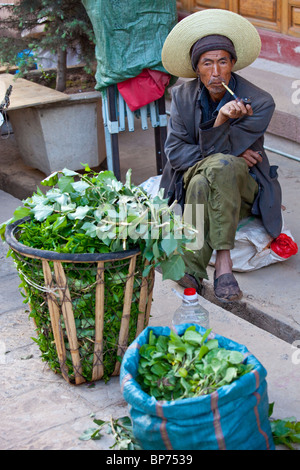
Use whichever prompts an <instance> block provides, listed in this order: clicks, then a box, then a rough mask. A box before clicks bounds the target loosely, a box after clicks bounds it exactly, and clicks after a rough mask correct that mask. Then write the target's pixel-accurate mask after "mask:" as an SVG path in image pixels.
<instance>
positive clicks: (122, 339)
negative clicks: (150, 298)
mask: <svg viewBox="0 0 300 470" xmlns="http://www.w3.org/2000/svg"><path fill="white" fill-rule="evenodd" d="M136 258H137V255H134V256H133V257H132V258H131V260H130V264H129V270H128V276H127V281H126V286H125V294H124V305H123V313H122V320H121V326H120V333H119V342H118V350H117V356H121V357H123V356H124V353H125V351H126V348H127V341H128V333H129V321H130V312H131V302H132V293H133V283H134V272H135V265H136ZM120 367H121V363H120V361H117V362H116V365H115V370H114V372H113V374H112V375H118V374H119V373H120Z"/></svg>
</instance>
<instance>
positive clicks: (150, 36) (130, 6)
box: [82, 0, 177, 90]
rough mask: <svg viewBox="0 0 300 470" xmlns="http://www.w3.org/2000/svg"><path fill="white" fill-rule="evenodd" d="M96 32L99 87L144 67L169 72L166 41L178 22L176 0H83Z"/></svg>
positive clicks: (120, 80) (118, 81)
mask: <svg viewBox="0 0 300 470" xmlns="http://www.w3.org/2000/svg"><path fill="white" fill-rule="evenodd" d="M82 3H83V5H84V6H85V8H86V11H87V13H88V15H89V17H90V20H91V22H92V25H93V29H94V33H95V36H96V59H97V72H96V80H97V85H96V88H97V89H98V90H102V89H103V88H105V87H107V86H109V85H112V84H116V83H120V82H122V81H124V80H126V79H127V78H131V77H136V76H137V75H138V74H139V73H140V72H141V71H142V70H143V69H145V68H150V69H153V70H160V71H162V72H166V70H165V69H164V68H163V66H162V63H161V50H162V46H163V44H164V41H165V39H166V37H167V35H168V33H169V32H170V31H171V29H172V28H173V27H174V26H175V24H176V23H177V10H176V0H82Z"/></svg>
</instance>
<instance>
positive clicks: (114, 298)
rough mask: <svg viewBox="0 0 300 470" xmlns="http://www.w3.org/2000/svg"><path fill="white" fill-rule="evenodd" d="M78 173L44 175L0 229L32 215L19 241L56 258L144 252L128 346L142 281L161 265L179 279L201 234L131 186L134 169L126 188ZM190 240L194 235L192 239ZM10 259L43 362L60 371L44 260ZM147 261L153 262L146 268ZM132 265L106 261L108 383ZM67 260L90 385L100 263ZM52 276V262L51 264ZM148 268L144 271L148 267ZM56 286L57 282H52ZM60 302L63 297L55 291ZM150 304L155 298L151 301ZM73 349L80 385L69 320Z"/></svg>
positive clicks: (106, 177) (102, 176)
mask: <svg viewBox="0 0 300 470" xmlns="http://www.w3.org/2000/svg"><path fill="white" fill-rule="evenodd" d="M86 171H88V173H84V174H79V173H77V172H75V171H73V170H68V169H66V168H65V169H63V170H62V171H58V172H55V173H53V174H52V175H50V176H49V177H48V178H46V179H45V180H44V181H43V182H42V185H44V186H45V187H47V188H48V190H47V191H46V192H45V193H43V192H42V191H41V190H40V189H39V188H38V189H37V191H36V193H34V194H33V195H32V196H31V197H29V198H27V199H26V200H25V201H23V204H24V205H23V207H19V208H18V209H17V210H16V211H15V213H14V216H13V217H12V218H11V219H10V220H9V221H7V222H5V223H4V224H2V225H1V226H0V235H1V237H2V238H3V239H5V228H6V226H7V224H8V223H11V222H13V221H15V220H19V219H20V218H23V217H28V220H27V221H25V222H24V223H22V224H21V225H20V226H19V229H20V230H19V232H18V235H17V236H18V240H19V242H20V243H22V244H23V245H26V246H29V247H30V248H35V249H40V250H48V251H54V252H58V253H110V252H117V251H123V250H125V249H132V248H139V250H140V251H141V256H139V257H138V260H137V265H136V272H135V278H134V290H133V297H132V303H131V312H130V323H129V334H128V338H127V344H130V342H132V341H133V339H134V338H135V333H136V326H137V318H138V315H139V292H140V288H141V279H142V276H147V275H148V274H149V272H150V270H151V269H153V268H154V267H155V266H157V265H158V264H161V267H162V271H163V277H164V279H168V278H171V279H175V280H177V279H179V278H180V277H182V276H183V275H184V262H183V260H182V257H181V255H182V253H183V252H184V250H185V249H186V243H187V242H189V241H191V240H192V239H193V237H194V236H195V233H196V232H195V230H194V229H193V228H192V227H189V226H188V225H186V224H184V223H183V222H182V220H181V218H180V217H179V216H177V215H176V214H175V213H174V211H173V210H172V208H170V207H169V206H168V204H167V201H166V200H164V199H163V198H162V197H161V195H158V196H156V197H155V198H150V197H149V196H148V195H147V194H146V192H145V191H144V190H143V189H142V188H140V187H137V186H134V185H133V184H132V182H131V170H129V171H128V172H127V175H126V182H125V184H122V183H121V182H120V181H118V180H117V179H116V177H115V176H114V174H113V173H112V172H110V171H103V172H100V173H95V172H91V170H90V169H89V168H88V167H86ZM189 237H190V238H189ZM9 255H10V256H12V257H13V258H14V260H15V264H16V266H17V269H18V272H19V275H20V278H21V281H22V283H21V286H20V287H22V288H23V289H24V291H25V292H26V294H25V299H24V303H28V304H29V305H30V316H31V317H32V318H33V319H34V321H35V324H36V331H37V338H34V341H36V343H37V344H38V346H39V348H40V351H41V353H42V354H41V355H42V359H43V360H45V361H46V362H47V363H48V365H49V366H50V368H51V369H53V370H54V371H56V372H60V364H59V361H58V356H57V352H56V348H55V343H54V337H53V333H52V326H51V321H50V315H49V311H48V308H47V295H46V293H45V290H43V286H44V284H45V281H44V273H43V267H42V263H41V260H39V259H30V258H27V257H25V256H22V255H19V254H18V253H16V252H14V251H13V250H10V251H9ZM146 260H147V263H148V265H147V266H146V263H145V262H146ZM128 263H129V261H128V260H125V261H120V262H114V263H111V265H109V263H105V272H104V285H105V318H104V332H103V337H104V338H105V342H104V346H103V347H104V350H103V366H104V376H103V379H104V380H105V381H106V380H108V378H109V377H110V375H111V374H112V373H113V371H114V367H115V363H116V361H117V360H120V358H119V357H118V356H117V346H118V339H119V331H120V324H121V318H122V310H123V303H124V290H125V282H126V280H127V276H128ZM67 264H68V263H65V266H64V269H65V274H66V277H67V281H68V289H69V291H70V296H71V299H72V310H73V314H74V319H75V325H76V333H77V339H78V342H79V354H80V358H81V365H82V374H83V376H84V378H85V379H86V380H88V381H91V380H92V369H93V357H94V344H95V308H96V307H95V297H96V296H95V285H96V284H97V280H96V277H97V263H91V264H90V265H88V264H84V263H69V264H68V266H67ZM49 266H50V269H51V271H52V276H53V279H55V273H54V265H53V263H52V262H50V263H49ZM145 266H146V267H145ZM54 285H55V283H54ZM55 295H56V298H57V302H58V305H59V295H58V293H57V292H56V294H55ZM147 301H149V302H151V299H150V300H149V299H148V300H147ZM61 325H62V328H63V334H64V338H63V339H64V342H65V347H66V351H67V360H66V366H67V368H68V375H69V377H70V379H71V381H73V380H74V371H73V363H72V354H71V348H70V345H69V344H68V336H67V332H66V327H65V324H64V321H62V322H61Z"/></svg>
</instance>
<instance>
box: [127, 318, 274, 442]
mask: <svg viewBox="0 0 300 470" xmlns="http://www.w3.org/2000/svg"><path fill="white" fill-rule="evenodd" d="M188 326H190V325H187V324H185V325H179V326H178V327H177V332H178V334H179V335H180V336H181V335H182V334H183V333H184V331H185V329H186V328H187V327H188ZM196 328H197V330H198V331H199V332H200V333H201V334H204V332H205V329H204V328H202V327H198V326H197V327H196ZM150 330H153V332H154V334H155V335H157V336H159V335H165V336H168V335H169V334H170V328H168V327H147V328H146V329H145V330H143V332H142V333H141V334H140V335H139V336H138V337H137V338H136V339H135V341H134V342H133V343H132V344H131V345H130V346H129V348H128V349H127V351H126V353H125V355H124V357H123V360H122V365H121V372H120V384H121V390H122V394H123V397H124V399H125V400H126V402H127V403H128V405H129V407H128V408H129V413H130V416H131V420H132V426H133V434H134V436H135V438H136V439H137V441H138V442H139V443H140V445H141V447H142V448H143V449H144V450H172V449H174V450H274V449H275V446H274V442H273V438H272V431H271V427H270V422H269V418H268V410H269V400H268V393H267V382H266V380H265V379H266V375H267V372H266V370H265V368H264V367H263V366H262V365H261V363H260V362H259V361H258V360H257V359H256V358H255V357H254V356H253V355H252V354H251V353H250V352H249V351H248V349H247V348H246V346H243V345H241V344H238V343H236V342H234V341H232V340H230V339H227V338H225V337H223V336H220V335H217V334H215V335H214V337H215V338H216V339H217V340H218V342H219V347H221V348H226V349H229V350H235V351H239V352H241V353H243V354H244V355H245V362H246V363H247V364H249V363H250V364H253V366H254V367H253V369H252V371H251V372H249V373H247V374H245V375H243V376H242V377H240V378H239V379H237V380H236V381H235V382H232V383H231V384H229V385H226V386H223V387H220V388H219V389H218V390H217V391H215V392H213V393H212V394H210V395H204V396H201V397H195V398H186V399H182V400H174V401H157V400H156V399H155V398H154V397H151V396H150V395H148V394H147V393H145V392H144V391H143V390H142V389H141V387H140V385H139V384H138V383H137V382H136V380H135V377H136V375H137V369H138V363H139V348H140V347H141V346H142V345H143V344H145V343H148V338H149V331H150Z"/></svg>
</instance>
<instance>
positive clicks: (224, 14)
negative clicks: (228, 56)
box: [162, 8, 261, 78]
mask: <svg viewBox="0 0 300 470" xmlns="http://www.w3.org/2000/svg"><path fill="white" fill-rule="evenodd" d="M210 34H221V35H223V36H226V37H228V38H229V39H231V41H232V42H233V45H234V47H235V50H236V55H237V61H236V63H235V65H234V67H233V71H237V70H240V69H243V68H244V67H247V66H248V65H250V64H252V62H254V60H255V59H257V57H258V56H259V53H260V49H261V40H260V36H259V34H258V32H257V30H256V28H255V27H254V26H253V25H252V24H251V23H250V21H248V20H247V19H246V18H244V17H243V16H241V15H238V14H237V13H233V12H232V11H227V10H219V9H213V8H212V9H207V10H201V11H198V12H196V13H193V14H191V15H189V16H187V17H186V18H184V19H183V20H181V21H180V22H179V23H177V24H176V26H175V27H174V28H173V29H172V30H171V31H170V33H169V35H168V36H167V38H166V40H165V43H164V45H163V49H162V63H163V66H164V67H165V69H166V70H167V71H168V72H169V73H170V74H171V75H175V76H176V77H185V78H193V77H196V76H197V75H196V72H195V71H194V70H193V68H192V64H191V58H190V50H191V47H192V45H193V44H195V42H196V41H198V39H200V38H203V37H205V36H209V35H210Z"/></svg>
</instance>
